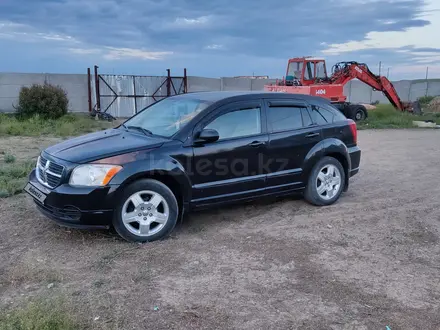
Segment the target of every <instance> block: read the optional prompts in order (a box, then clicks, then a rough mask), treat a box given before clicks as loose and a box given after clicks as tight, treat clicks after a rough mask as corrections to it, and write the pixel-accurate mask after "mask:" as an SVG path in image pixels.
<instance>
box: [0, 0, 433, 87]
mask: <svg viewBox="0 0 440 330" xmlns="http://www.w3.org/2000/svg"><path fill="white" fill-rule="evenodd" d="M439 34H440V0H388V1H385V0H295V1H293V0H290V1H287V0H0V72H37V73H41V72H47V73H85V72H86V70H87V67H93V66H94V65H98V66H99V68H100V69H99V70H100V72H101V73H108V74H138V75H163V74H165V72H166V69H167V68H170V69H171V70H172V74H174V75H182V74H183V68H185V67H186V68H187V70H188V75H192V76H205V77H226V76H238V75H269V76H270V77H275V78H277V77H282V76H283V75H284V74H285V71H286V65H287V60H288V59H289V58H292V57H300V56H319V57H323V58H325V59H326V60H327V62H328V64H327V65H328V66H329V67H331V66H332V64H334V63H336V62H338V61H358V62H362V63H366V64H368V66H369V67H370V70H372V71H373V72H375V73H378V70H379V62H381V69H382V74H385V75H386V74H388V69H389V78H390V79H392V80H399V79H421V78H424V77H425V73H426V67H429V77H430V78H440V38H439V37H438V35H439ZM329 69H330V68H329Z"/></svg>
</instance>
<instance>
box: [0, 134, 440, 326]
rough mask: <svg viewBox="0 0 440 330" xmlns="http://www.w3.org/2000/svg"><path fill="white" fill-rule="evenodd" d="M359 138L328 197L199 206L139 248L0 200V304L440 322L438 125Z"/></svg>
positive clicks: (194, 322)
mask: <svg viewBox="0 0 440 330" xmlns="http://www.w3.org/2000/svg"><path fill="white" fill-rule="evenodd" d="M4 142H5V139H3V140H0V143H2V144H3V143H4ZM46 142H47V141H46ZM14 143H16V144H17V145H14V150H22V151H23V150H24V149H26V148H35V147H37V145H36V143H37V141H32V143H33V144H32V145H30V143H31V141H27V140H23V141H21V140H20V139H15V140H14ZM21 143H26V145H21ZM38 143H41V141H40V142H38ZM3 145H4V144H3ZM359 145H360V147H361V148H362V151H363V154H362V160H361V172H360V173H359V174H358V175H356V176H355V177H353V178H352V180H351V186H350V189H349V191H348V192H347V193H345V194H344V195H343V196H342V198H341V199H340V200H339V202H338V203H336V204H335V205H332V206H330V207H323V208H319V207H313V206H310V205H308V204H306V203H305V202H304V201H303V200H302V199H300V198H293V197H289V198H283V199H279V200H274V199H270V200H262V201H259V202H254V203H249V204H246V205H237V206H233V207H227V208H219V209H215V210H211V211H204V212H201V213H195V214H192V215H191V216H190V217H188V219H187V220H186V222H184V223H183V224H182V225H180V226H179V227H178V228H177V229H176V231H175V233H174V234H173V236H172V237H171V238H170V239H167V240H165V241H161V242H154V243H148V244H144V245H138V244H130V243H126V242H124V241H122V240H120V239H119V238H118V237H117V236H115V235H113V234H111V233H109V232H105V231H103V232H84V231H78V230H72V229H64V228H61V227H58V226H57V225H55V224H53V223H52V222H50V221H49V220H46V219H45V218H44V217H42V216H41V215H40V214H39V213H37V212H36V210H35V207H34V206H33V205H32V202H31V201H30V199H29V198H28V197H26V196H24V195H19V196H16V197H13V198H8V199H3V200H0V204H1V205H0V308H1V309H3V308H7V307H8V308H9V307H14V306H19V305H20V304H22V303H23V302H25V301H26V300H27V299H29V298H31V297H38V296H49V297H50V296H56V295H64V296H65V297H67V298H68V299H69V300H70V301H71V302H72V303H73V313H76V315H80V316H81V318H82V319H83V320H84V322H85V323H88V324H89V325H90V326H91V328H92V329H209V330H212V329H252V330H255V329H313V330H318V329H334V330H336V329H341V330H342V329H344V330H347V329H356V330H363V329H386V326H389V327H390V329H392V330H398V329H410V330H415V329H423V330H425V329H426V330H427V329H429V330H431V329H440V240H439V237H440V198H439V197H440V185H439V182H438V177H439V174H440V168H439V166H440V161H439V160H440V156H439V155H440V131H439V130H381V131H372V130H368V131H360V132H359ZM29 150H30V149H29ZM35 150H37V152H38V149H32V151H29V152H30V153H31V152H35ZM51 283H53V286H52V284H51ZM48 284H50V285H49V287H48Z"/></svg>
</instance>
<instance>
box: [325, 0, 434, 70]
mask: <svg viewBox="0 0 440 330" xmlns="http://www.w3.org/2000/svg"><path fill="white" fill-rule="evenodd" d="M416 14H417V19H413V20H410V21H406V20H405V21H396V20H393V21H387V22H383V21H382V24H383V25H384V26H386V28H385V30H382V31H369V32H368V33H366V35H365V36H364V37H363V38H362V39H358V40H350V41H347V42H342V43H333V44H330V45H328V47H327V48H326V49H324V50H323V51H322V53H323V54H326V55H338V54H342V53H349V52H354V51H362V50H368V51H373V50H375V49H389V50H396V51H400V52H407V53H409V54H413V55H414V59H415V60H416V61H420V60H422V61H427V62H429V60H430V59H431V60H433V59H434V58H433V57H432V56H431V54H426V52H423V51H421V50H426V49H431V50H432V49H435V50H439V49H440V39H439V38H437V34H438V31H440V2H439V1H436V0H429V1H426V2H425V3H424V4H423V5H422V6H421V8H420V9H419V10H418V11H416ZM429 52H431V51H428V53H429ZM423 53H425V54H423ZM424 55H426V56H427V57H422V56H424ZM430 56H431V58H430Z"/></svg>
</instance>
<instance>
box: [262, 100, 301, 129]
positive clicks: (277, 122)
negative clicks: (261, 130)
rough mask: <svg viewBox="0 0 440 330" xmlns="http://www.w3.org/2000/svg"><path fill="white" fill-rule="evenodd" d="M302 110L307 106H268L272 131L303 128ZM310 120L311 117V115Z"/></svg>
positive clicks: (268, 120)
mask: <svg viewBox="0 0 440 330" xmlns="http://www.w3.org/2000/svg"><path fill="white" fill-rule="evenodd" d="M302 111H305V112H307V109H306V108H303V107H295V106H271V107H269V108H268V113H267V122H268V125H269V130H270V132H282V131H287V130H293V129H299V128H303V127H304V126H305V125H304V124H303V115H302V114H301V113H302ZM309 120H310V117H309Z"/></svg>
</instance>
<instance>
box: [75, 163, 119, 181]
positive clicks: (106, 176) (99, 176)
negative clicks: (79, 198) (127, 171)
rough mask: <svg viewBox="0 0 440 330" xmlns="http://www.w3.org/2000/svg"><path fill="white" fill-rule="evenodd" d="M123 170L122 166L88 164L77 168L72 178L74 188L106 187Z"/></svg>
mask: <svg viewBox="0 0 440 330" xmlns="http://www.w3.org/2000/svg"><path fill="white" fill-rule="evenodd" d="M120 170H122V166H117V165H104V164H87V165H79V166H77V167H76V168H75V169H74V170H73V172H72V175H71V176H70V180H69V184H70V185H72V186H105V185H106V184H107V183H109V182H110V180H111V179H112V178H113V177H114V176H115V175H116V173H118V172H119V171H120Z"/></svg>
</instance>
